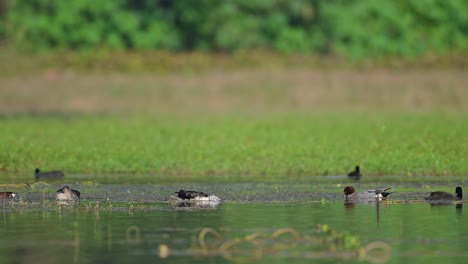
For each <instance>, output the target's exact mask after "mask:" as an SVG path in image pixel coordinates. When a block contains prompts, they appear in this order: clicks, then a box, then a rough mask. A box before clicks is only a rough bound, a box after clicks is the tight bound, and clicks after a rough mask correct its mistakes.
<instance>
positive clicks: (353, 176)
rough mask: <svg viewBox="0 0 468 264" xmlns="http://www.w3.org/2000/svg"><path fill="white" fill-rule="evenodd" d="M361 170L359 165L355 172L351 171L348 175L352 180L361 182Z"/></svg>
mask: <svg viewBox="0 0 468 264" xmlns="http://www.w3.org/2000/svg"><path fill="white" fill-rule="evenodd" d="M361 176H362V175H361V170H360V168H359V165H357V166H356V167H355V168H354V171H351V172H349V173H348V177H349V178H350V179H353V180H359V179H360V178H361Z"/></svg>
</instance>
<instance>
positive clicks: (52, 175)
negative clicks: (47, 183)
mask: <svg viewBox="0 0 468 264" xmlns="http://www.w3.org/2000/svg"><path fill="white" fill-rule="evenodd" d="M34 176H35V177H36V181H39V180H40V179H43V180H57V179H62V178H63V176H65V174H64V173H63V171H46V172H41V171H40V170H39V168H36V170H35V173H34Z"/></svg>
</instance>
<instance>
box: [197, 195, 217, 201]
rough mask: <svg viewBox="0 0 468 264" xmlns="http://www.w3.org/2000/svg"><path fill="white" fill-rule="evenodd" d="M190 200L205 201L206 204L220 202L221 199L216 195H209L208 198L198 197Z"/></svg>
mask: <svg viewBox="0 0 468 264" xmlns="http://www.w3.org/2000/svg"><path fill="white" fill-rule="evenodd" d="M192 200H194V201H207V202H220V201H221V198H219V197H218V196H216V195H210V196H208V197H200V196H198V197H195V198H193V199H192Z"/></svg>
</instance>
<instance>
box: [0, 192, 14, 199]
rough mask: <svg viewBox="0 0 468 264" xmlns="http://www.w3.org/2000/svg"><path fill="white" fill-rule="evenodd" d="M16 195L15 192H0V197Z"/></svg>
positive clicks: (6, 197)
mask: <svg viewBox="0 0 468 264" xmlns="http://www.w3.org/2000/svg"><path fill="white" fill-rule="evenodd" d="M16 195H18V194H17V193H15V192H0V199H8V198H15V196H16Z"/></svg>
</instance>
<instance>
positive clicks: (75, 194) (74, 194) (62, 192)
mask: <svg viewBox="0 0 468 264" xmlns="http://www.w3.org/2000/svg"><path fill="white" fill-rule="evenodd" d="M55 195H56V198H57V200H62V201H63V200H66V201H76V200H80V195H81V194H80V192H79V191H77V190H74V189H72V188H70V187H69V186H63V188H60V189H58V190H57V192H56V193H55Z"/></svg>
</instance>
